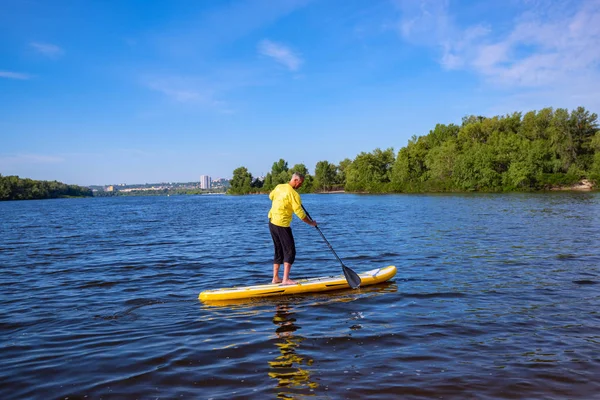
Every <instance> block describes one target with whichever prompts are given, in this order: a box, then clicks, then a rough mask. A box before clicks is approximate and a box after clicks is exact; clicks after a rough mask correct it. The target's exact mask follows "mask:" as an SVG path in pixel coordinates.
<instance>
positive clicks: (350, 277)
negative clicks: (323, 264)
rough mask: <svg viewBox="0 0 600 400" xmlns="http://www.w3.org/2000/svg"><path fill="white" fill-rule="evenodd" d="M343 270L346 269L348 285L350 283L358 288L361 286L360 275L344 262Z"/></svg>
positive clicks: (352, 286)
mask: <svg viewBox="0 0 600 400" xmlns="http://www.w3.org/2000/svg"><path fill="white" fill-rule="evenodd" d="M342 270H343V271H344V276H345V277H346V280H347V281H348V285H350V287H351V288H352V289H358V287H359V286H360V276H358V274H357V273H356V272H354V271H353V270H351V269H350V268H348V267H346V266H345V265H344V264H342Z"/></svg>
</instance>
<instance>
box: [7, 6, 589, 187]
mask: <svg viewBox="0 0 600 400" xmlns="http://www.w3.org/2000/svg"><path fill="white" fill-rule="evenodd" d="M599 49H600V1H599V0H586V1H549V0H521V1H516V0H505V1H465V0H460V1H453V0H446V1H444V0H422V1H419V0H414V1H408V0H381V1H378V0H321V1H317V0H314V1H309V0H269V1H267V0H243V1H242V0H235V1H234V0H232V1H218V0H214V1H208V0H206V1H188V0H186V1H183V0H181V1H178V0H172V1H152V0H114V1H110V0H106V1H100V0H96V1H85V0H53V1H47V0H0V174H2V175H19V176H21V177H22V178H32V179H40V180H58V181H61V182H65V183H73V184H80V185H93V184H116V183H128V184H133V183H146V182H148V183H154V182H183V181H185V182H187V181H198V180H199V177H200V175H210V176H212V177H213V179H216V178H219V177H231V175H232V172H233V170H234V169H235V168H237V167H239V166H245V167H247V168H248V169H249V170H250V172H251V173H252V174H253V175H254V176H259V175H263V174H265V173H267V172H269V171H270V169H271V166H272V164H273V162H275V161H277V160H279V159H280V158H283V159H285V160H286V161H287V162H288V164H289V165H290V166H292V165H294V164H298V163H304V164H305V165H306V166H307V167H308V169H309V171H310V172H314V167H315V164H316V163H317V162H318V161H322V160H327V161H329V162H332V163H336V164H337V163H338V162H339V161H341V160H343V159H344V158H350V159H353V158H354V157H356V155H358V154H359V153H360V152H363V151H364V152H370V151H373V150H374V149H375V148H381V149H385V148H389V147H393V148H394V151H395V152H397V151H398V150H399V149H400V148H402V147H404V146H406V144H407V143H408V140H409V139H410V138H411V137H412V136H413V135H417V136H421V135H426V134H427V133H428V132H429V130H431V129H433V128H434V127H435V124H436V123H444V124H449V123H460V121H461V119H462V117H464V116H466V115H471V114H476V115H485V116H494V115H503V114H507V113H512V112H515V111H524V112H526V111H531V110H539V109H541V108H544V107H554V108H568V109H569V110H572V109H573V108H575V107H577V106H583V107H585V108H586V109H588V110H589V111H591V112H595V113H598V112H599V111H600V50H599Z"/></svg>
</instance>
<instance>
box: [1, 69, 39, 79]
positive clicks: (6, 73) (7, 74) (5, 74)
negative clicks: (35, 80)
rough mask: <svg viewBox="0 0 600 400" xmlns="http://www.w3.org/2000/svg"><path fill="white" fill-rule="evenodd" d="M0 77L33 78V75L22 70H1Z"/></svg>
mask: <svg viewBox="0 0 600 400" xmlns="http://www.w3.org/2000/svg"><path fill="white" fill-rule="evenodd" d="M0 78H7V79H20V80H28V79H31V75H29V74H23V73H21V72H11V71H0Z"/></svg>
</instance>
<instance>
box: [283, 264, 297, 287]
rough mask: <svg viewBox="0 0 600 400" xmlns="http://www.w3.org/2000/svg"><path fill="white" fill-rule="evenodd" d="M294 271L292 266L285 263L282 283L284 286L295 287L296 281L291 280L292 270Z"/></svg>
mask: <svg viewBox="0 0 600 400" xmlns="http://www.w3.org/2000/svg"><path fill="white" fill-rule="evenodd" d="M291 269H292V264H290V263H287V262H284V263H283V280H282V281H281V283H282V284H284V285H295V284H296V283H298V282H296V281H293V280H291V279H290V270H291Z"/></svg>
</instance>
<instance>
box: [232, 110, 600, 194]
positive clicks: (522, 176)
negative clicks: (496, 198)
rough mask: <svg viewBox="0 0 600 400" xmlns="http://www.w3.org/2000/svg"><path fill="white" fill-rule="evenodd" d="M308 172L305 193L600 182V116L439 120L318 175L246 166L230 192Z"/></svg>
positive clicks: (326, 166) (543, 113)
mask: <svg viewBox="0 0 600 400" xmlns="http://www.w3.org/2000/svg"><path fill="white" fill-rule="evenodd" d="M294 172H300V173H302V174H304V175H305V176H306V180H305V183H304V185H303V186H302V187H301V188H300V191H301V192H305V193H306V192H322V191H331V190H336V189H343V190H345V191H349V192H362V193H417V192H463V191H485V192H500V191H535V190H545V189H549V188H552V187H555V186H561V185H569V184H573V183H576V182H579V181H580V180H582V179H589V180H590V181H592V182H593V183H597V182H600V130H599V129H598V116H597V114H595V113H590V112H589V111H587V110H586V109H585V108H583V107H578V108H577V109H575V110H572V111H571V112H569V111H568V110H567V109H562V108H558V109H553V108H544V109H542V110H540V111H530V112H527V113H525V114H524V115H523V113H521V112H515V113H513V114H510V115H504V116H495V117H491V118H490V117H483V116H474V115H472V116H467V117H464V118H463V119H462V123H461V125H460V126H459V125H455V124H449V125H444V124H437V125H436V126H435V128H434V129H433V130H431V131H429V133H428V134H427V135H424V136H420V137H417V136H413V137H412V138H411V139H410V140H409V142H408V145H407V146H406V147H403V148H402V149H400V151H398V153H397V154H396V153H394V150H393V148H388V149H385V150H381V149H379V148H377V149H375V150H373V151H372V152H369V153H366V152H362V153H360V154H358V155H357V156H356V157H355V158H354V159H353V160H350V159H344V160H343V161H341V162H340V163H339V164H337V165H335V164H332V163H330V162H328V161H319V162H318V163H317V164H316V166H315V174H314V176H313V175H310V174H308V169H307V168H306V166H305V165H304V164H296V165H294V166H293V167H291V168H289V167H288V163H287V162H286V161H285V160H283V159H280V160H279V161H276V162H275V163H273V166H272V168H271V171H270V172H269V173H268V174H267V175H266V176H265V177H264V179H263V180H261V179H259V178H255V177H253V176H252V174H251V173H250V172H249V171H248V169H247V168H246V167H243V166H242V167H239V168H237V169H235V170H234V171H233V178H232V180H231V188H230V189H229V191H228V193H231V194H249V193H266V192H269V191H271V190H272V189H273V188H274V187H275V186H276V185H278V184H279V183H284V182H288V181H289V179H290V177H291V175H292V174H293V173H294Z"/></svg>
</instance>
